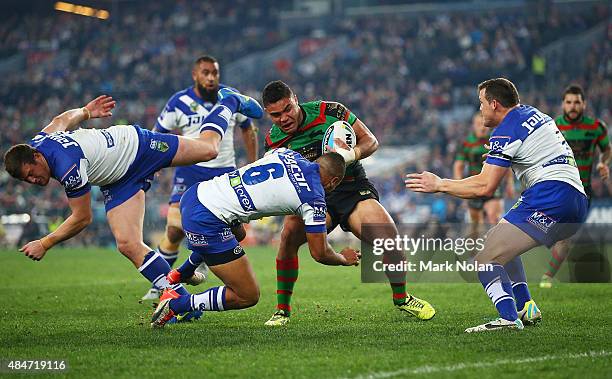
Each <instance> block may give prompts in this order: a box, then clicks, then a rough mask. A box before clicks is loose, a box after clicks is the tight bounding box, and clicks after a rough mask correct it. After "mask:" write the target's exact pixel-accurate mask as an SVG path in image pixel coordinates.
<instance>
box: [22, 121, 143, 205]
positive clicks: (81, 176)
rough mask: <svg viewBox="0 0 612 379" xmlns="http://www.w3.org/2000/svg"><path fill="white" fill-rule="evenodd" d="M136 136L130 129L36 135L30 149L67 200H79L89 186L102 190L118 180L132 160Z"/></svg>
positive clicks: (127, 126) (125, 127) (130, 126)
mask: <svg viewBox="0 0 612 379" xmlns="http://www.w3.org/2000/svg"><path fill="white" fill-rule="evenodd" d="M138 141H139V139H138V133H137V131H136V128H135V127H134V126H132V125H115V126H111V127H110V128H107V129H77V130H75V131H72V132H55V133H51V134H47V133H44V132H40V133H38V134H37V135H36V136H35V137H34V138H33V139H32V140H31V141H30V145H31V146H32V147H34V148H35V149H36V150H38V151H39V152H40V153H41V154H42V155H43V156H44V157H45V159H46V160H47V163H48V164H49V167H50V169H51V176H52V177H53V178H55V179H57V180H58V181H59V182H60V183H61V184H62V186H64V189H65V190H66V194H67V195H68V197H79V196H82V195H84V194H86V193H87V192H89V191H90V189H91V186H92V185H96V186H105V185H109V184H112V183H115V182H116V181H118V180H119V179H121V178H122V177H123V176H124V175H125V174H126V172H127V171H128V168H129V167H130V166H131V164H132V163H133V162H134V159H135V158H136V154H137V152H138V144H139V142H138Z"/></svg>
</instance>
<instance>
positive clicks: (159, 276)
mask: <svg viewBox="0 0 612 379" xmlns="http://www.w3.org/2000/svg"><path fill="white" fill-rule="evenodd" d="M138 271H139V272H140V273H141V274H142V276H144V277H145V278H147V279H148V280H149V282H151V284H152V285H153V287H155V288H157V289H160V290H163V289H166V288H168V287H170V288H172V289H174V290H175V291H176V292H178V293H179V294H181V295H189V292H187V290H186V289H185V287H183V285H181V284H177V285H174V286H170V282H168V279H166V275H168V273H169V272H170V266H169V265H168V262H166V260H165V259H164V258H162V256H161V255H160V254H159V253H157V252H155V251H149V252H148V253H147V255H145V258H144V261H143V262H142V266H140V267H139V268H138Z"/></svg>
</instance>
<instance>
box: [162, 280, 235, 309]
mask: <svg viewBox="0 0 612 379" xmlns="http://www.w3.org/2000/svg"><path fill="white" fill-rule="evenodd" d="M170 309H172V310H173V311H174V313H185V312H190V311H195V310H200V311H203V312H204V311H218V312H221V311H224V310H225V286H220V287H212V288H209V289H207V290H206V291H204V292H202V293H198V294H195V295H189V296H181V297H179V298H178V299H172V300H170Z"/></svg>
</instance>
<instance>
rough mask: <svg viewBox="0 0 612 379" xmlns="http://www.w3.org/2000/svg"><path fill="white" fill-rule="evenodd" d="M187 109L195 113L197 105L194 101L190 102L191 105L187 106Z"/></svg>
mask: <svg viewBox="0 0 612 379" xmlns="http://www.w3.org/2000/svg"><path fill="white" fill-rule="evenodd" d="M189 109H191V111H192V112H195V111H197V110H198V103H196V102H195V101H192V102H191V104H189Z"/></svg>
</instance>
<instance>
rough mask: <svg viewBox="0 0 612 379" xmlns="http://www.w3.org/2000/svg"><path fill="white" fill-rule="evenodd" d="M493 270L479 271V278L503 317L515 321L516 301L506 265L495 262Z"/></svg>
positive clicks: (516, 315)
mask: <svg viewBox="0 0 612 379" xmlns="http://www.w3.org/2000/svg"><path fill="white" fill-rule="evenodd" d="M492 266H493V270H491V271H478V279H480V283H482V286H483V287H484V289H485V291H486V293H487V295H489V298H490V299H491V301H492V302H493V304H494V305H495V308H497V312H499V315H500V316H501V318H503V319H506V320H508V321H514V320H516V319H517V318H518V314H517V313H516V303H515V302H514V298H513V297H512V285H511V284H510V278H508V274H507V273H506V270H504V267H503V266H502V265H500V264H496V263H493V264H492Z"/></svg>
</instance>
